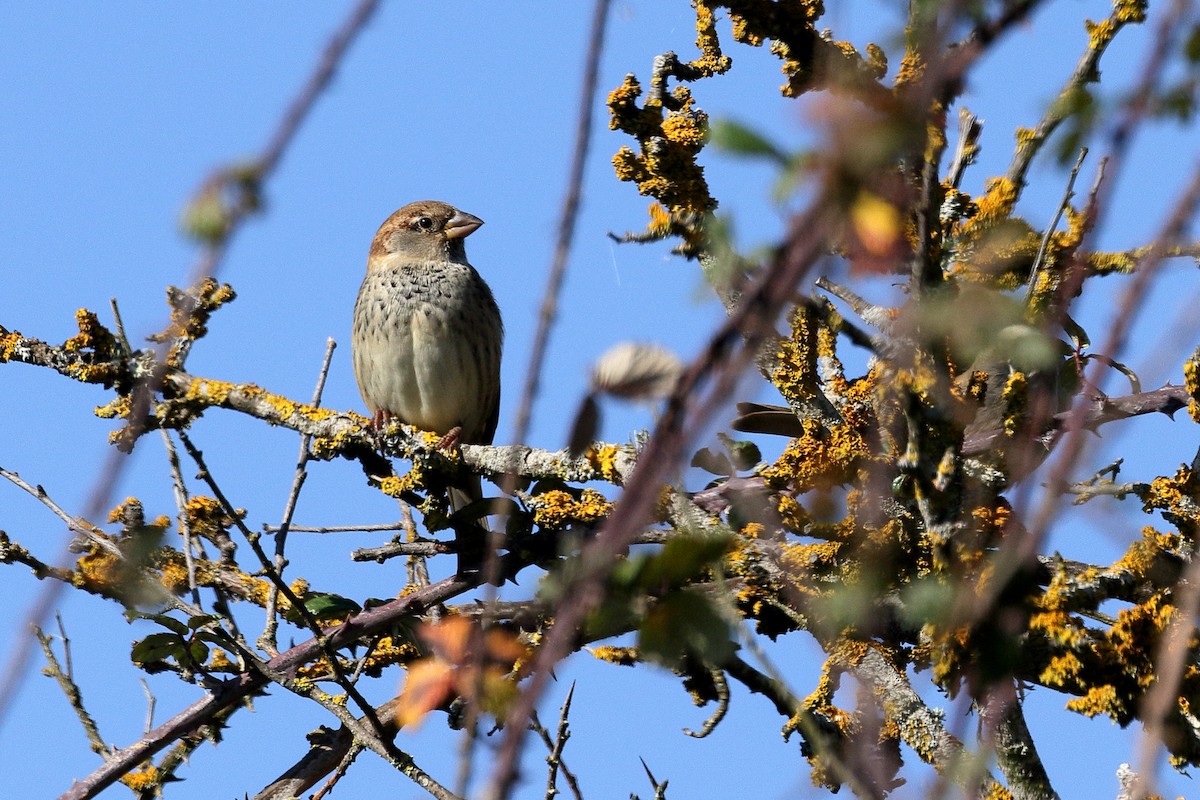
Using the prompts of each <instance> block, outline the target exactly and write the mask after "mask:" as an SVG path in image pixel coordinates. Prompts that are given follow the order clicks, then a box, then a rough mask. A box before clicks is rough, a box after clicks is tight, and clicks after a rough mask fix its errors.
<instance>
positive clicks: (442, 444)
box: [437, 425, 462, 450]
mask: <svg viewBox="0 0 1200 800" xmlns="http://www.w3.org/2000/svg"><path fill="white" fill-rule="evenodd" d="M461 435H462V426H461V425H455V426H454V427H453V428H451V429H450V430H448V431H446V435H445V436H443V437H442V438H441V439H438V443H437V449H438V450H453V449H454V448H456V447H458V437H459V436H461Z"/></svg>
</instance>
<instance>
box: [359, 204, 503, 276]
mask: <svg viewBox="0 0 1200 800" xmlns="http://www.w3.org/2000/svg"><path fill="white" fill-rule="evenodd" d="M482 224H483V220H481V219H480V218H479V217H476V216H473V215H471V214H468V213H466V212H465V211H459V210H458V209H457V208H455V207H454V206H452V205H450V204H449V203H442V202H440V201H438V200H419V201H417V202H415V203H409V204H408V205H406V206H404V208H401V209H400V210H399V211H397V212H396V213H394V214H392V215H391V216H390V217H388V218H387V221H386V222H384V223H383V225H381V226H379V231H378V232H377V233H376V234H375V239H374V241H372V242H371V255H370V259H369V263H370V264H375V263H377V262H381V261H389V260H391V258H392V257H393V256H402V257H403V258H405V259H406V260H412V261H457V262H460V263H466V261H467V251H466V248H465V247H464V246H463V240H464V239H466V237H467V236H470V235H471V234H472V233H473V232H474V231H475V230H476V229H477V228H478V227H479V226H480V225H482Z"/></svg>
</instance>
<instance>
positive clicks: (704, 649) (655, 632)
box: [638, 589, 734, 666]
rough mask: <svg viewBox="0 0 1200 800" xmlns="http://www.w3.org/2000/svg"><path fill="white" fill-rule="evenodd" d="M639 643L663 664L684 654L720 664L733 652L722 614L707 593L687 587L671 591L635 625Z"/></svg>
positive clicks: (727, 627)
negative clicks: (637, 626)
mask: <svg viewBox="0 0 1200 800" xmlns="http://www.w3.org/2000/svg"><path fill="white" fill-rule="evenodd" d="M638 647H639V648H640V649H641V651H642V654H643V655H645V656H646V657H647V658H650V659H652V660H654V661H657V662H658V663H660V664H663V665H666V666H673V665H675V664H677V663H678V662H679V660H680V658H682V657H683V656H693V657H695V658H698V659H700V660H702V661H703V662H704V663H706V664H721V663H723V662H724V661H726V660H727V659H728V658H729V657H730V656H732V655H733V652H734V644H733V642H732V641H730V638H729V624H728V623H727V622H726V620H725V618H724V617H723V616H722V615H721V613H720V611H719V610H718V609H717V608H716V606H715V605H714V604H713V602H712V601H711V600H710V599H709V598H708V597H707V596H706V595H704V594H702V593H700V592H698V591H694V590H690V589H685V590H683V591H679V592H675V593H673V594H670V595H668V596H667V597H665V598H663V599H662V601H661V602H659V603H657V604H655V606H654V607H653V608H652V609H650V611H649V612H648V613H647V614H646V617H645V619H644V620H643V622H642V625H641V627H640V628H639V629H638Z"/></svg>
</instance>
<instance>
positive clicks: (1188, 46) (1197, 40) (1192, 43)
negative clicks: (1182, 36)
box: [1183, 24, 1200, 64]
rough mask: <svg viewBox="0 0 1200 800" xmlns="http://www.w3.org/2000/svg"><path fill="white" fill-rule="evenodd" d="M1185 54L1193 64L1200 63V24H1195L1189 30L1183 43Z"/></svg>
mask: <svg viewBox="0 0 1200 800" xmlns="http://www.w3.org/2000/svg"><path fill="white" fill-rule="evenodd" d="M1183 54H1184V56H1185V57H1186V58H1187V60H1188V61H1190V62H1192V63H1193V64H1198V63H1200V24H1196V25H1193V26H1192V29H1191V31H1189V32H1188V37H1187V41H1186V42H1184V44H1183Z"/></svg>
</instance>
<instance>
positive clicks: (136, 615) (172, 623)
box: [126, 611, 191, 636]
mask: <svg viewBox="0 0 1200 800" xmlns="http://www.w3.org/2000/svg"><path fill="white" fill-rule="evenodd" d="M126 616H127V617H128V618H129V619H131V620H134V619H145V620H149V621H150V622H157V623H158V624H159V625H162V626H163V627H164V628H167V629H169V630H172V631H174V632H175V633H177V634H179V635H180V636H187V635H188V634H189V633H191V629H190V628H188V626H187V623H185V622H180V621H179V620H177V619H175V618H174V617H168V616H167V615H166V614H144V613H142V612H140V611H135V612H133V613H131V614H127V615H126Z"/></svg>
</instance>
